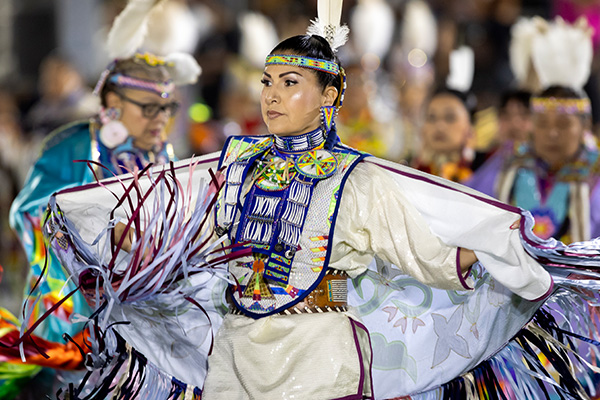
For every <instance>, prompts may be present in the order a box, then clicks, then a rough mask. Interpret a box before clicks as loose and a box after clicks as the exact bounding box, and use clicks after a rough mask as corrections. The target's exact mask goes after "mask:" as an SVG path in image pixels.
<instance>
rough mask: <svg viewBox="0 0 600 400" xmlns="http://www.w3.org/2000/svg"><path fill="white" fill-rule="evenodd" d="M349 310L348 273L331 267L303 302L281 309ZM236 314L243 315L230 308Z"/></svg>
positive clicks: (289, 312) (295, 311) (299, 311)
mask: <svg viewBox="0 0 600 400" xmlns="http://www.w3.org/2000/svg"><path fill="white" fill-rule="evenodd" d="M347 310H348V275H347V274H346V273H345V272H344V271H340V270H335V269H329V270H328V271H327V274H325V276H324V277H323V279H322V280H321V282H319V284H318V285H317V287H316V288H315V289H314V290H313V291H312V292H310V293H309V294H308V295H307V296H306V297H305V298H304V299H303V300H302V301H301V302H299V303H296V304H294V305H293V306H291V307H289V308H286V309H285V310H283V311H280V312H279V314H280V315H293V314H306V313H308V314H313V313H323V312H344V311H347ZM229 312H230V313H231V314H234V315H243V313H242V311H240V310H239V309H237V308H236V307H235V306H231V307H230V308H229Z"/></svg>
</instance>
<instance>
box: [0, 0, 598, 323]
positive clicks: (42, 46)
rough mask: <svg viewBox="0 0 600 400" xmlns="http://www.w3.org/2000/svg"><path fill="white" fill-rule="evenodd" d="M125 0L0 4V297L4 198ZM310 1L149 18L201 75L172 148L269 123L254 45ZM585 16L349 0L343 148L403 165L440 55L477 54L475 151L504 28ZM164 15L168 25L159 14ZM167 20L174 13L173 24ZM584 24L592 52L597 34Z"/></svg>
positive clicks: (291, 26) (567, 9)
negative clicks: (529, 19)
mask: <svg viewBox="0 0 600 400" xmlns="http://www.w3.org/2000/svg"><path fill="white" fill-rule="evenodd" d="M125 4H126V1H125V0H2V1H0V266H1V267H2V270H0V273H2V275H3V276H2V280H1V282H0V304H2V305H3V306H5V307H7V308H9V309H11V310H13V311H15V312H17V311H18V310H19V308H20V303H21V298H22V288H23V280H24V279H25V276H26V275H27V270H28V265H27V261H26V258H25V256H24V254H23V251H22V249H21V245H20V244H19V242H18V240H17V238H16V236H15V235H14V234H13V233H12V232H11V229H10V228H9V223H8V212H9V208H10V204H11V202H12V200H13V199H14V197H15V196H16V194H17V193H18V191H19V190H20V188H21V185H22V183H23V181H24V180H25V177H26V174H27V171H28V169H29V167H30V166H31V164H32V162H33V161H34V160H35V158H36V157H37V156H38V154H39V149H40V146H41V144H42V143H43V140H44V138H45V137H47V135H48V134H49V133H50V132H51V131H52V130H53V129H55V128H57V127H59V126H61V125H63V124H65V123H68V122H72V121H76V120H79V119H84V118H89V117H90V116H92V115H94V114H95V113H96V112H97V110H98V107H99V104H98V103H99V102H98V99H97V98H96V97H95V96H94V95H93V94H92V90H93V87H94V85H95V84H96V81H97V79H98V76H99V75H100V74H101V72H102V71H103V70H104V68H105V67H106V65H107V64H108V63H109V62H110V60H109V59H108V56H107V55H106V52H105V51H104V43H105V40H106V34H107V31H108V29H109V27H110V25H111V23H112V21H113V19H114V17H115V16H116V15H118V13H119V12H120V11H121V10H122V9H123V7H124V6H125ZM315 10H316V0H171V1H170V2H168V3H167V5H166V6H165V8H164V9H163V11H162V12H161V13H160V15H156V16H155V18H153V19H152V21H151V23H150V32H149V35H150V37H154V38H156V40H155V41H154V42H155V45H156V46H168V47H169V48H170V49H171V50H181V51H186V52H190V53H192V54H193V55H194V57H195V58H196V59H197V60H198V62H199V63H200V65H201V67H202V75H201V77H200V80H199V82H198V83H197V84H196V85H194V86H191V87H186V88H185V90H182V91H181V92H180V93H179V94H178V97H179V99H180V100H181V101H182V103H183V108H182V110H183V112H182V114H181V117H180V118H178V119H177V122H176V123H175V124H174V126H173V128H172V130H171V131H172V132H171V136H170V138H169V140H170V141H171V142H172V143H173V145H174V147H175V153H176V154H177V156H178V157H179V158H186V157H189V156H191V155H194V154H195V155H200V154H206V153H209V152H213V151H217V150H219V149H220V148H221V146H222V144H223V143H224V141H225V139H226V137H227V136H230V135H236V134H262V133H266V129H265V126H264V125H263V123H262V118H261V115H260V106H259V99H260V90H261V83H260V79H261V74H262V69H263V65H264V56H265V55H266V54H267V53H268V52H269V51H270V50H271V48H273V47H274V46H275V45H276V44H277V43H278V41H279V40H280V39H282V38H285V37H288V36H291V35H296V34H301V33H304V32H305V31H306V27H307V25H308V21H309V20H310V19H311V18H314V16H315V14H316V11H315ZM534 15H539V16H541V17H543V18H552V17H554V16H557V15H559V16H562V17H563V18H564V19H565V20H567V21H574V20H576V19H577V18H578V17H579V16H584V17H585V18H587V20H588V22H589V24H590V25H591V26H592V28H594V29H595V31H596V32H598V28H599V27H600V1H597V0H427V1H421V0H347V1H345V2H344V11H343V16H342V21H345V22H346V23H348V25H349V27H350V30H351V34H350V43H349V45H346V46H344V48H343V49H342V50H341V51H340V54H339V57H340V60H341V62H342V65H344V67H345V68H346V70H347V73H348V91H347V94H346V98H345V102H344V107H343V108H342V109H341V111H340V115H339V118H338V126H339V133H340V136H342V137H343V139H344V141H345V142H346V143H348V144H349V145H351V146H353V147H356V148H358V149H361V150H364V151H368V152H370V153H372V154H375V155H377V156H380V157H383V158H388V159H391V160H393V161H398V162H404V163H407V164H413V165H414V159H415V156H416V154H417V153H418V152H419V149H420V146H421V145H420V143H421V139H420V132H421V128H422V126H423V122H424V115H425V112H424V105H425V103H426V101H427V99H428V97H429V96H430V95H431V93H433V92H434V91H435V90H436V88H438V87H440V86H442V85H443V84H444V83H445V81H446V78H447V76H448V74H449V54H450V52H451V51H452V50H453V49H456V48H458V47H459V46H463V45H466V46H469V47H470V48H471V49H473V54H474V77H473V81H472V85H471V88H470V96H471V97H472V99H473V107H472V108H473V135H472V137H471V138H470V140H471V141H472V150H474V151H476V152H479V153H485V152H487V151H489V149H491V148H493V147H494V146H496V144H497V142H498V140H499V137H500V135H499V130H500V129H502V126H506V125H507V124H518V123H519V122H520V121H521V120H523V119H524V118H526V114H527V112H528V110H527V109H526V108H525V109H524V110H516V112H514V113H512V114H511V118H512V119H511V120H507V118H506V114H507V113H503V112H500V104H501V99H502V95H503V94H504V93H505V92H506V90H507V89H509V88H516V84H515V78H514V76H513V73H512V71H511V68H510V63H509V44H510V40H511V27H512V26H513V25H514V24H515V23H516V22H517V21H518V19H519V18H520V17H522V16H534ZM169 21H171V22H169ZM173 21H175V22H173ZM596 32H595V33H594V36H593V43H594V50H597V48H598V44H599V42H600V36H598V35H597V34H596ZM597 58H598V57H597V54H596V51H595V57H594V62H593V66H592V74H591V78H590V80H589V82H588V84H587V85H586V87H585V89H586V92H587V93H588V95H589V97H590V99H591V101H592V109H593V110H595V111H594V112H593V124H594V125H593V126H594V129H593V131H594V133H596V132H599V127H600V125H599V123H600V117H599V115H598V114H597V111H596V110H600V107H597V106H596V105H597V103H598V101H599V99H600V97H599V95H598V93H599V87H598V85H600V83H599V82H598V79H597V77H598V68H600V66H599V65H600V63H598V60H597Z"/></svg>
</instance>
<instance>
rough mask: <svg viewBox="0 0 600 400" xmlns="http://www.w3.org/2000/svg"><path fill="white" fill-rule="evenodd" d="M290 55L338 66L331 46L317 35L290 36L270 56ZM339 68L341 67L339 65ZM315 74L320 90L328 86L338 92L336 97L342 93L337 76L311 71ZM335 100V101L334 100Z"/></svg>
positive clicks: (338, 62)
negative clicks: (330, 62)
mask: <svg viewBox="0 0 600 400" xmlns="http://www.w3.org/2000/svg"><path fill="white" fill-rule="evenodd" d="M286 53H290V54H292V55H297V56H305V57H311V58H319V59H321V60H327V61H333V62H335V63H337V64H338V65H340V61H339V60H338V58H337V57H336V55H335V53H334V52H333V50H331V46H329V43H328V42H327V40H325V38H323V37H322V36H318V35H298V36H292V37H290V38H287V39H285V40H284V41H282V42H281V43H279V44H278V45H277V46H275V48H274V49H273V50H271V53H270V54H286ZM340 67H341V65H340ZM312 71H313V72H314V73H315V74H317V79H318V81H319V84H320V85H321V88H322V89H323V90H325V88H327V87H328V86H333V87H335V88H336V89H337V91H338V97H339V96H340V95H341V93H342V90H341V89H342V88H341V85H342V84H341V81H340V78H339V76H336V75H333V74H329V73H327V72H322V71H317V70H314V69H313V70H312ZM336 100H337V99H336Z"/></svg>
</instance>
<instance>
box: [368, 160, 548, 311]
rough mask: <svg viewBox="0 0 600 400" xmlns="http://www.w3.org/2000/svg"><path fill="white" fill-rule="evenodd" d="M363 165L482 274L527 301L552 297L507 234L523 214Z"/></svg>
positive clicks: (408, 172) (397, 168)
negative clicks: (466, 253)
mask: <svg viewBox="0 0 600 400" xmlns="http://www.w3.org/2000/svg"><path fill="white" fill-rule="evenodd" d="M364 163H365V164H372V166H373V167H374V168H375V169H382V170H384V171H383V172H384V173H385V174H386V175H387V176H388V177H389V179H390V180H392V181H393V183H395V185H391V186H390V187H393V190H399V191H400V192H401V193H402V195H403V196H404V197H405V199H406V201H408V202H409V203H410V204H412V206H413V207H414V209H416V212H417V213H418V214H419V215H420V216H421V217H422V219H423V220H424V221H425V224H427V226H428V227H429V229H430V230H431V232H433V234H434V235H435V236H436V237H438V238H439V239H440V240H441V241H443V242H444V243H446V244H447V245H449V246H455V247H463V248H465V249H470V250H473V251H474V252H475V254H476V255H477V258H478V259H479V261H481V263H482V264H483V266H484V267H485V269H486V270H487V271H488V272H489V273H490V274H491V275H492V277H493V278H494V279H495V280H496V281H497V282H499V283H500V284H502V285H503V286H505V287H506V288H507V289H509V290H511V291H512V292H513V293H515V294H517V295H519V296H521V297H523V298H525V299H527V300H538V299H541V298H544V297H545V296H547V295H548V294H549V293H550V292H551V290H552V286H553V281H552V277H551V276H550V273H549V272H548V271H546V270H545V269H544V267H543V266H542V265H540V264H539V263H538V262H537V261H536V260H535V259H533V258H532V257H531V256H530V255H529V254H528V253H527V252H526V251H525V248H524V247H523V244H522V239H521V235H520V232H519V230H518V229H511V225H512V224H513V223H515V222H516V221H518V220H520V219H522V218H524V216H523V212H522V210H520V209H518V208H515V207H511V206H509V205H506V204H504V203H501V202H499V201H498V200H495V199H493V198H491V197H489V196H486V195H484V194H482V193H479V192H477V191H475V190H472V189H469V188H467V187H465V186H462V185H459V184H457V183H454V182H449V181H447V180H444V179H441V178H438V177H435V176H431V175H428V174H424V173H422V172H419V171H415V170H414V169H412V168H408V167H404V166H401V165H398V164H395V163H392V162H389V161H386V160H381V159H377V158H375V157H370V158H369V159H368V160H367V161H365V162H364ZM369 170H370V171H371V170H373V169H372V168H371V169H369ZM372 173H375V172H372ZM386 190H391V189H386Z"/></svg>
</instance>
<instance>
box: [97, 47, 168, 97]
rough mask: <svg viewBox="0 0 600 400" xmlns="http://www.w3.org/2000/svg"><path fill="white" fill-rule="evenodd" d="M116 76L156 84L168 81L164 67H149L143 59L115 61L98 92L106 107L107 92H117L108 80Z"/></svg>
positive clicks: (116, 87) (115, 87)
mask: <svg viewBox="0 0 600 400" xmlns="http://www.w3.org/2000/svg"><path fill="white" fill-rule="evenodd" d="M116 74H123V75H126V76H130V77H132V78H139V79H146V80H151V81H156V82H164V81H167V80H169V79H170V76H169V72H168V71H167V68H166V67H165V66H164V65H159V64H157V65H150V64H148V63H147V62H145V61H144V60H143V59H138V58H136V57H135V56H134V57H131V58H125V59H122V60H117V61H116V62H115V64H114V66H113V67H112V69H111V71H110V73H109V74H108V76H107V77H106V81H105V83H104V85H103V86H102V90H101V91H100V102H101V103H102V106H103V107H106V95H107V94H108V93H109V92H118V86H117V85H116V84H114V83H112V82H110V81H109V80H110V78H111V77H112V76H114V75H116Z"/></svg>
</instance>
